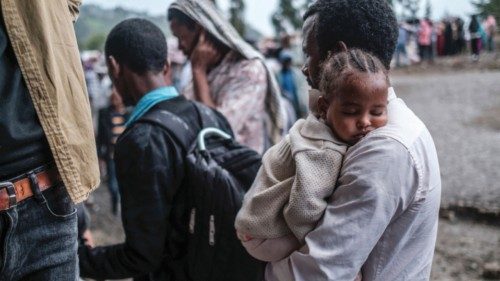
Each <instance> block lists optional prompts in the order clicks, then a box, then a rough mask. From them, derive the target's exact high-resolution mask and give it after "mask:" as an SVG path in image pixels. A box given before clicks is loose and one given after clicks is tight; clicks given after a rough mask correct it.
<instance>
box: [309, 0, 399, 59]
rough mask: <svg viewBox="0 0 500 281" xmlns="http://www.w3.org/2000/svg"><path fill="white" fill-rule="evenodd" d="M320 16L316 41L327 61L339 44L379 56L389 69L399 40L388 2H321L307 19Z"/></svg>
mask: <svg viewBox="0 0 500 281" xmlns="http://www.w3.org/2000/svg"><path fill="white" fill-rule="evenodd" d="M313 15H317V18H316V25H315V31H314V32H315V37H316V42H317V43H318V48H319V53H320V56H321V58H322V59H325V58H326V57H327V55H328V52H329V51H334V50H335V48H336V47H337V43H338V42H339V41H342V42H344V43H345V44H346V45H347V47H348V48H359V49H361V50H363V51H367V52H369V53H372V54H373V55H375V56H377V57H378V58H379V59H380V60H381V61H382V63H383V64H384V65H385V67H386V68H389V66H390V63H391V59H392V55H393V54H394V50H395V48H396V42H397V38H398V22H397V20H396V16H395V14H394V11H393V10H392V8H391V6H390V5H389V4H388V3H387V0H318V1H316V2H315V3H314V4H312V5H311V6H310V7H309V9H308V10H307V12H306V14H305V15H304V20H306V19H307V18H309V17H310V16H313Z"/></svg>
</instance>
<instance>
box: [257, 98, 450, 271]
mask: <svg viewBox="0 0 500 281" xmlns="http://www.w3.org/2000/svg"><path fill="white" fill-rule="evenodd" d="M440 198H441V178H440V172H439V163H438V158H437V153H436V149H435V147H434V142H433V140H432V137H431V135H430V133H429V132H428V130H427V128H426V127H425V125H424V124H423V123H422V121H420V120H419V119H418V117H417V116H415V115H414V114H413V112H412V111H411V110H410V109H409V108H408V107H407V106H406V105H405V103H404V102H403V101H402V100H401V99H398V98H397V97H396V95H395V93H394V90H393V89H392V88H391V89H390V90H389V105H388V124H387V125H386V126H385V127H382V128H379V129H377V130H376V131H374V132H372V133H371V134H369V135H368V136H366V137H365V138H364V139H362V140H361V141H360V142H358V143H357V144H356V145H354V146H352V147H351V148H350V149H349V150H348V152H347V154H346V156H345V160H344V164H343V167H342V170H341V172H340V176H339V180H338V186H337V188H336V189H335V191H334V193H333V195H332V196H331V198H330V199H329V201H328V206H327V208H326V211H325V214H324V217H323V218H322V220H321V221H320V222H319V224H318V226H317V228H316V229H314V230H313V231H312V232H310V233H309V234H308V235H307V236H306V246H304V248H302V249H301V250H300V251H297V252H294V253H293V254H292V255H291V256H290V257H289V258H287V259H284V260H282V261H280V262H276V263H271V264H268V266H267V268H266V280H268V281H276V280H282V281H285V280H286V281H289V280H297V281H321V280H335V281H337V280H354V279H355V277H356V275H357V274H358V272H359V271H360V270H361V271H362V274H363V280H364V281H371V280H380V281H391V280H429V277H430V272H431V266H432V258H433V254H434V247H435V242H436V236H437V225H438V213H439V204H440Z"/></svg>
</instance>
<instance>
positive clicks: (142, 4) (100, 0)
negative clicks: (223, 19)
mask: <svg viewBox="0 0 500 281" xmlns="http://www.w3.org/2000/svg"><path fill="white" fill-rule="evenodd" d="M426 1H427V0H421V2H422V8H421V9H420V12H421V13H422V14H423V12H424V7H425V3H426ZM430 1H431V4H432V9H433V11H432V16H433V18H440V17H442V16H443V15H444V14H445V13H448V14H451V15H458V16H462V17H467V16H468V15H469V14H471V13H473V12H474V7H473V6H472V5H471V4H470V0H430ZM172 2H173V0H84V3H87V4H90V3H92V4H98V5H100V6H103V7H106V8H112V7H116V6H122V7H125V8H129V9H133V10H138V11H147V12H149V13H150V14H153V15H159V14H160V15H161V14H165V12H166V10H167V8H168V6H169V5H170V3H172ZM217 3H218V4H219V5H220V6H221V9H222V10H225V11H227V8H228V3H229V0H217ZM245 3H246V6H247V7H246V18H245V20H246V22H247V23H249V24H251V25H252V26H253V27H255V28H257V29H258V30H259V31H260V32H262V33H263V34H265V35H272V34H273V28H272V25H271V21H270V17H271V14H272V13H273V12H274V11H275V10H276V6H277V5H278V0H247V1H245Z"/></svg>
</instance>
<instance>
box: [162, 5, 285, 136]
mask: <svg viewBox="0 0 500 281" xmlns="http://www.w3.org/2000/svg"><path fill="white" fill-rule="evenodd" d="M169 9H177V10H179V11H181V12H183V13H184V14H186V15H187V16H189V17H190V18H191V19H193V20H194V21H196V22H197V23H198V24H199V25H201V26H202V27H203V28H204V29H205V30H206V31H207V32H208V33H210V34H211V35H213V36H215V38H217V39H218V40H219V41H221V42H222V43H224V44H225V45H226V46H228V47H229V48H231V49H232V50H234V51H236V52H238V53H239V54H240V55H242V56H243V57H244V58H245V59H260V60H261V61H262V63H263V64H264V67H265V68H266V71H267V81H268V87H267V95H266V99H265V109H266V112H267V115H268V116H266V128H267V130H268V136H269V137H270V139H271V141H272V142H273V144H274V143H278V142H279V140H280V139H281V136H282V131H283V117H282V116H283V115H282V113H281V107H280V96H281V90H280V88H279V86H278V82H277V81H276V77H275V76H274V74H273V73H272V71H271V70H270V69H269V68H268V67H267V65H266V64H265V63H264V57H263V56H262V55H261V54H260V53H259V52H257V50H255V49H254V48H253V47H252V46H250V45H249V44H248V43H247V42H245V41H244V40H243V39H242V38H241V36H240V35H239V34H238V32H237V31H236V30H235V29H234V27H233V26H232V25H231V24H230V23H229V22H228V21H227V20H226V19H224V17H223V16H222V15H221V14H220V12H219V11H218V10H217V8H216V7H215V6H214V4H213V3H212V2H210V1H208V0H177V1H175V2H174V3H173V4H172V5H170V7H169Z"/></svg>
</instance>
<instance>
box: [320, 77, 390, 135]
mask: <svg viewBox="0 0 500 281" xmlns="http://www.w3.org/2000/svg"><path fill="white" fill-rule="evenodd" d="M388 88H389V85H388V84H387V81H386V79H385V75H384V74H382V73H378V74H369V73H359V72H353V73H350V74H347V75H346V77H345V79H344V81H343V82H342V85H341V86H340V89H339V90H338V91H340V92H337V93H334V94H333V97H332V98H331V101H330V103H329V105H328V109H327V111H326V114H325V115H326V116H324V117H325V119H326V124H327V125H328V126H329V127H330V128H331V129H332V130H333V132H334V134H335V135H336V137H338V138H339V139H340V140H342V141H344V142H345V143H347V144H350V145H353V144H355V143H357V142H358V141H359V140H360V139H361V138H363V137H364V136H365V135H366V134H368V133H369V132H371V131H373V130H375V129H377V128H379V127H382V126H385V124H387V92H388Z"/></svg>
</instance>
